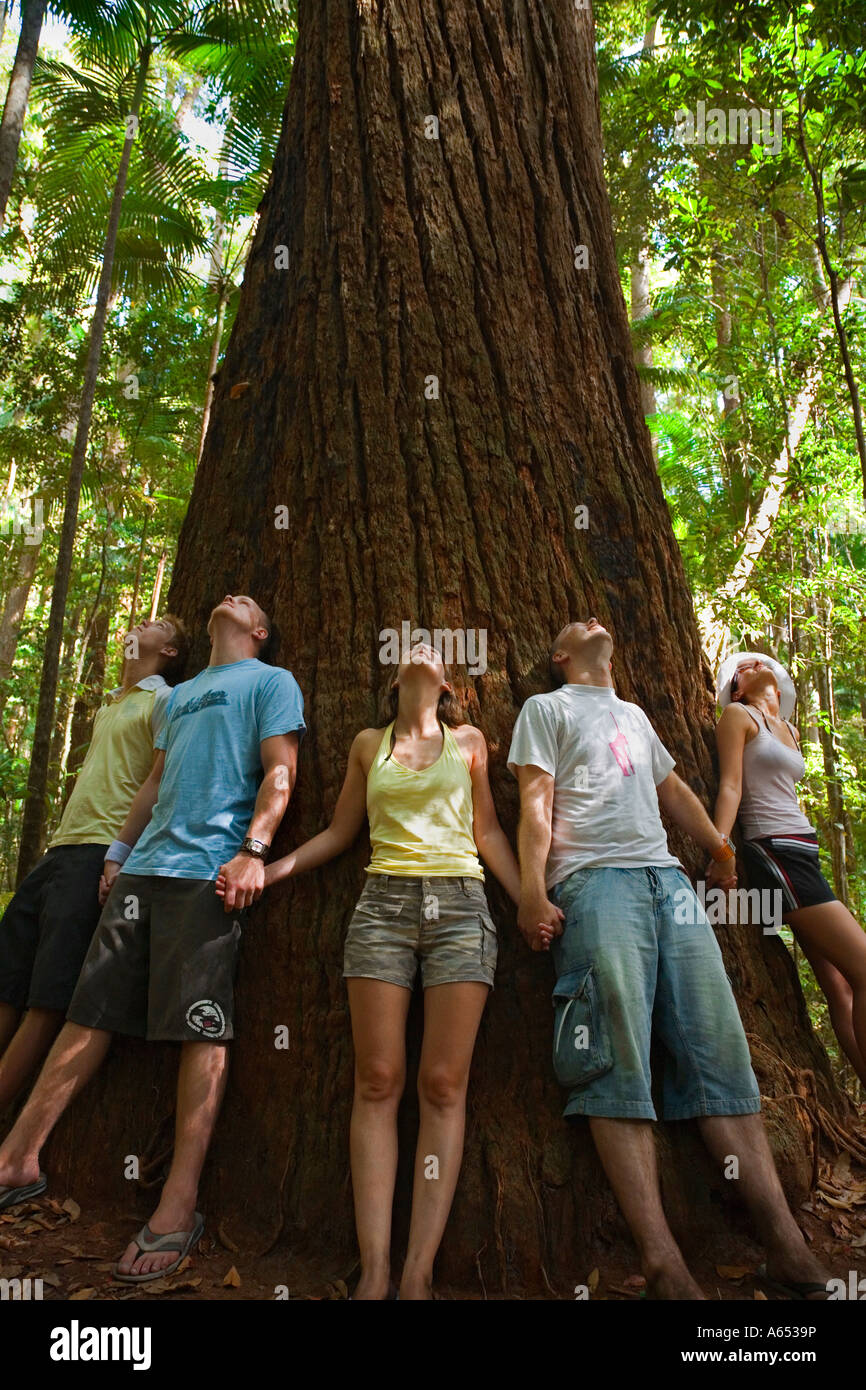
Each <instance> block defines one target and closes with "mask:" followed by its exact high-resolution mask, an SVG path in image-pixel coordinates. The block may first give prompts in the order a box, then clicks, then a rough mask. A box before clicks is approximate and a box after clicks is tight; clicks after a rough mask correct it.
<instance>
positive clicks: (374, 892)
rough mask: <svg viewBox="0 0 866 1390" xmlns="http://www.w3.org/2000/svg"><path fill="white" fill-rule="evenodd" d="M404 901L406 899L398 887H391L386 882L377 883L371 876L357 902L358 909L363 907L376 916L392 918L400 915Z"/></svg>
mask: <svg viewBox="0 0 866 1390" xmlns="http://www.w3.org/2000/svg"><path fill="white" fill-rule="evenodd" d="M404 901H405V899H404V898H403V896H402V895H401V894H400V893H398V891H397V889H396V888H389V887H386V886H385V885H384V884H381V883H375V882H374V881H373V880H372V878H370V879H368V880H367V882H366V883H365V884H364V887H363V889H362V890H361V896H360V898H359V899H358V902H357V909H362V910H364V911H366V912H368V913H371V914H372V915H373V916H375V917H385V918H388V919H391V918H394V917H399V916H400V913H401V912H402V911H403V903H404ZM357 909H356V910H357Z"/></svg>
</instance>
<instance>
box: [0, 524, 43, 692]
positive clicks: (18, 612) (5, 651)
mask: <svg viewBox="0 0 866 1390" xmlns="http://www.w3.org/2000/svg"><path fill="white" fill-rule="evenodd" d="M38 563H39V546H38V545H26V544H25V543H24V542H23V541H22V543H21V545H20V546H19V548H18V554H17V555H16V557H15V565H14V569H13V572H12V585H11V588H10V589H9V592H8V593H7V595H6V602H5V603H4V605H3V614H2V616H0V681H5V680H7V679H8V677H9V674H10V672H11V670H12V665H13V663H14V661H15V649H16V647H17V645H18V629H19V628H20V626H21V620H22V618H23V617H24V610H25V609H26V607H27V600H28V598H29V597H30V589H31V586H32V584H33V576H34V575H35V573H36V566H37V565H38ZM3 701H4V696H3V693H2V691H0V708H2V706H3Z"/></svg>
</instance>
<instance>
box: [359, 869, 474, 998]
mask: <svg viewBox="0 0 866 1390" xmlns="http://www.w3.org/2000/svg"><path fill="white" fill-rule="evenodd" d="M497 949H498V946H497V940H496V928H495V927H494V925H493V922H492V920H491V917H490V910H489V908H488V906H487V898H486V895H485V893H484V885H483V884H482V882H481V880H480V879H478V878H468V877H461V878H446V877H444V876H441V875H434V876H431V877H429V878H405V877H403V876H402V875H399V874H370V875H368V878H367V883H366V886H365V888H364V891H363V893H362V894H361V896H360V898H359V899H358V905H357V907H356V908H355V911H354V913H353V914H352V920H351V921H350V923H349V930H348V932H347V933H346V947H345V952H344V956H343V975H344V976H348V977H350V978H352V977H355V976H363V977H365V978H367V979H372V980H385V981H386V982H387V983H389V984H393V985H403V986H404V987H405V988H406V989H411V988H412V987H413V985H414V983H415V976H416V973H417V970H418V962H419V961H420V962H421V984H422V986H423V987H424V989H429V987H430V986H431V985H447V984H455V983H457V982H458V981H461V980H479V981H480V982H481V983H482V984H485V985H490V986H491V987H492V985H493V976H494V973H495V970H496V953H497Z"/></svg>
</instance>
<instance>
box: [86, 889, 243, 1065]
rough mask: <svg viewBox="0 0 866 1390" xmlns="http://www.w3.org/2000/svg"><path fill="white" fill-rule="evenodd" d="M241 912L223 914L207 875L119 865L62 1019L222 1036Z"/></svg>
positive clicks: (157, 1037)
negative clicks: (125, 869) (166, 874)
mask: <svg viewBox="0 0 866 1390" xmlns="http://www.w3.org/2000/svg"><path fill="white" fill-rule="evenodd" d="M244 916H245V913H244V911H240V912H226V910H225V908H224V906H223V900H222V898H218V897H217V895H216V892H215V886H214V882H213V880H212V879H200V878H160V877H156V876H153V875H146V874H125V873H119V874H118V875H117V878H116V879H115V881H114V884H113V886H112V889H111V892H110V894H109V896H108V901H107V902H106V904H105V908H104V909H103V913H102V916H101V917H100V919H99V925H98V927H97V928H96V932H95V933H94V937H93V941H92V943H91V946H90V950H89V951H88V953H87V958H86V960H85V962H84V965H83V966H82V968H81V978H80V979H79V981H78V986H77V988H76V990H75V994H74V995H73V997H72V1003H71V1004H70V1006H69V1012H68V1014H67V1015H66V1016H67V1018H68V1019H69V1021H70V1022H71V1023H79V1024H81V1025H82V1026H83V1027H84V1028H104V1029H105V1031H106V1032H108V1033H129V1034H131V1035H132V1037H136V1038H149V1039H151V1040H152V1041H154V1042H156V1041H163V1042H208V1041H212V1042H228V1041H229V1039H230V1038H232V1037H234V1028H233V1020H234V981H235V973H236V971H237V961H238V947H239V945H240V939H241V922H242V919H243V918H244Z"/></svg>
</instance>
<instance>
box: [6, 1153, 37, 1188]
mask: <svg viewBox="0 0 866 1390" xmlns="http://www.w3.org/2000/svg"><path fill="white" fill-rule="evenodd" d="M38 1180H39V1159H38V1158H27V1159H18V1160H17V1161H14V1160H12V1159H9V1160H7V1161H6V1162H3V1161H2V1160H0V1187H29V1186H30V1185H31V1183H34V1182H37V1181H38Z"/></svg>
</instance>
